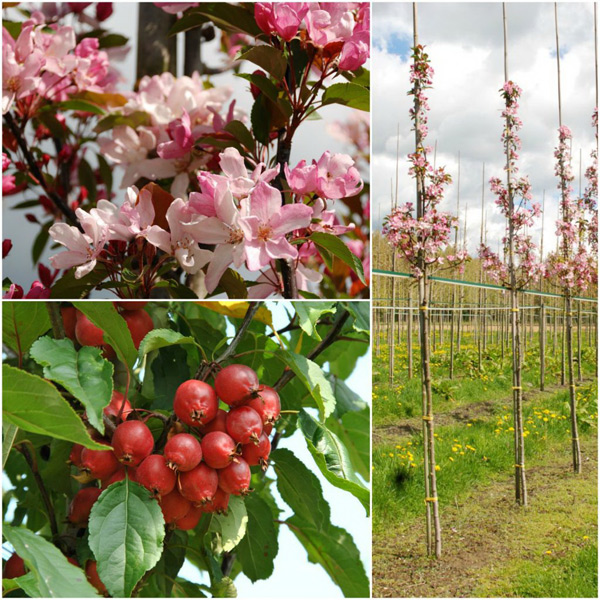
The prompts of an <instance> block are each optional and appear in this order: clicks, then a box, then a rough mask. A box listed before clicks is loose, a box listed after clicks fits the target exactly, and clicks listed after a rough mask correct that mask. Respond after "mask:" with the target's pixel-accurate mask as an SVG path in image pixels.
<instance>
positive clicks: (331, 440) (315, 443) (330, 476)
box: [298, 409, 371, 515]
mask: <svg viewBox="0 0 600 600" xmlns="http://www.w3.org/2000/svg"><path fill="white" fill-rule="evenodd" d="M298 423H299V425H300V429H301V431H302V433H303V434H304V437H305V438H306V445H307V446H308V449H309V451H310V453H311V454H312V456H313V458H314V459H315V462H316V463H317V466H318V467H319V470H320V471H321V473H323V475H324V476H325V478H326V479H327V481H329V483H331V484H332V485H334V486H335V487H338V488H340V489H342V490H345V491H347V492H350V493H351V494H352V495H353V496H356V497H357V498H358V500H359V501H360V502H361V504H362V505H363V506H364V507H365V510H366V511H367V515H368V514H369V506H370V499H371V494H370V493H369V490H368V489H367V488H366V487H364V485H363V484H362V483H361V481H360V479H359V478H358V476H357V475H356V473H355V472H354V467H353V465H352V460H351V459H350V454H349V452H348V450H347V449H346V446H344V444H343V443H342V441H341V440H340V438H339V437H338V436H337V435H335V434H334V433H333V432H331V431H329V429H328V428H327V427H326V426H325V425H323V424H322V423H319V422H318V421H316V420H315V419H313V418H312V417H311V416H310V415H309V414H308V413H307V412H306V411H305V410H304V409H302V410H301V411H300V414H299V415H298Z"/></svg>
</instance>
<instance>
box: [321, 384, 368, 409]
mask: <svg viewBox="0 0 600 600" xmlns="http://www.w3.org/2000/svg"><path fill="white" fill-rule="evenodd" d="M328 379H329V382H330V383H331V388H332V389H333V395H334V396H335V399H336V406H335V413H336V416H337V417H342V416H343V415H344V414H346V413H347V412H348V411H360V410H363V409H364V408H365V407H367V406H368V404H367V403H366V402H365V401H364V400H363V399H362V398H361V397H360V396H359V395H358V394H357V393H356V392H355V391H354V390H352V389H350V388H349V387H348V385H347V384H346V383H345V382H344V381H343V380H342V379H340V378H339V377H335V376H334V375H329V377H328Z"/></svg>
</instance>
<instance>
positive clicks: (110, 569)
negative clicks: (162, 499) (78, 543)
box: [89, 478, 165, 598]
mask: <svg viewBox="0 0 600 600" xmlns="http://www.w3.org/2000/svg"><path fill="white" fill-rule="evenodd" d="M164 537H165V521H164V519H163V516H162V512H161V510H160V506H159V505H158V502H157V501H156V500H155V499H154V498H151V497H150V494H149V493H148V490H147V489H146V488H145V487H143V486H141V485H140V484H138V483H134V482H132V481H130V480H129V479H127V478H126V479H124V480H123V481H119V482H117V483H115V484H113V485H111V486H110V487H108V488H107V489H106V490H105V491H104V492H102V494H101V495H100V497H99V498H98V500H96V502H95V503H94V506H93V507H92V512H91V513H90V521H89V544H90V548H91V550H92V552H93V553H94V556H95V557H96V561H97V562H98V575H99V576H100V579H101V580H102V582H103V583H104V585H105V586H106V589H107V590H108V591H109V592H110V594H111V595H112V596H115V597H125V598H128V597H129V596H130V595H131V592H132V591H133V589H134V588H135V586H136V584H137V582H138V581H139V580H140V579H141V577H142V575H143V574H144V573H145V572H146V571H147V570H148V569H151V568H152V567H153V566H154V565H155V564H156V563H157V562H158V561H159V559H160V556H161V553H162V543H163V539H164Z"/></svg>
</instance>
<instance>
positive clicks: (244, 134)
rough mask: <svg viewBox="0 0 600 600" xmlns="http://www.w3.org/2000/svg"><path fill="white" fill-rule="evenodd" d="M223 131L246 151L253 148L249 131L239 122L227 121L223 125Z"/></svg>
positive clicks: (252, 140) (252, 139)
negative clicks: (231, 136)
mask: <svg viewBox="0 0 600 600" xmlns="http://www.w3.org/2000/svg"><path fill="white" fill-rule="evenodd" d="M225 131H228V132H229V133H231V135H233V137H235V139H236V140H238V142H240V143H241V144H242V145H243V146H244V147H245V148H247V149H248V150H252V149H253V148H254V138H253V137H252V134H251V133H250V131H249V129H248V128H247V127H246V126H245V125H244V124H243V123H242V122H241V121H229V123H227V125H225Z"/></svg>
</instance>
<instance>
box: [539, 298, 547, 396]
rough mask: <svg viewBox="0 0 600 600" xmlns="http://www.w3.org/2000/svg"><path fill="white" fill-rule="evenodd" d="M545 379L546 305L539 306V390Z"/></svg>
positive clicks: (542, 386) (541, 388)
mask: <svg viewBox="0 0 600 600" xmlns="http://www.w3.org/2000/svg"><path fill="white" fill-rule="evenodd" d="M545 380H546V307H545V306H544V303H543V302H542V305H541V306H540V391H541V392H543V391H544V384H545Z"/></svg>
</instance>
